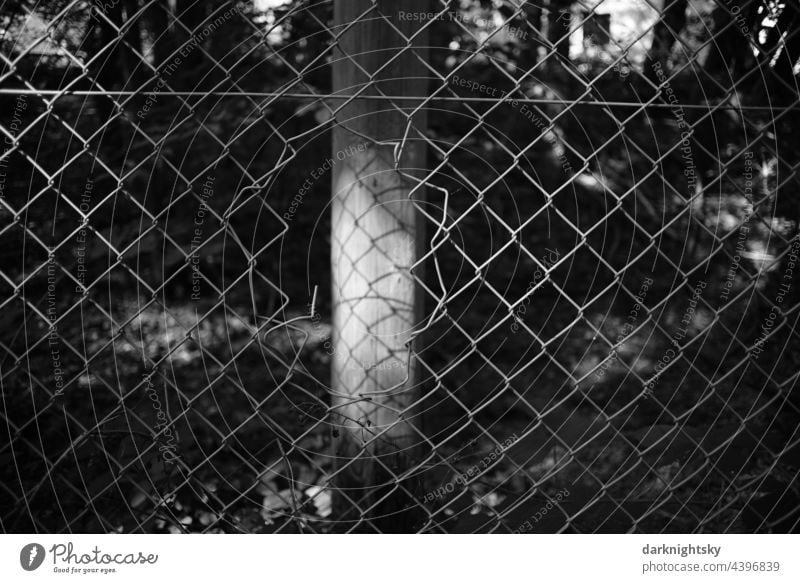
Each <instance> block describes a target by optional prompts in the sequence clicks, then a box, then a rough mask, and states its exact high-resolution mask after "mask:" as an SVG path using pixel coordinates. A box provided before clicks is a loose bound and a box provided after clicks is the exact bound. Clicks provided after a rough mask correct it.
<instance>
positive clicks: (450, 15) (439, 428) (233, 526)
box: [0, 0, 800, 533]
mask: <svg viewBox="0 0 800 583" xmlns="http://www.w3.org/2000/svg"><path fill="white" fill-rule="evenodd" d="M394 4H398V3H389V2H384V1H379V2H363V7H364V10H363V12H362V13H361V14H360V16H359V17H358V19H356V20H354V21H353V23H350V25H348V26H344V27H338V26H335V25H334V20H333V5H332V3H330V2H310V1H305V0H303V1H289V2H279V1H274V2H273V1H266V0H265V1H256V2H254V3H245V2H230V1H219V2H217V1H215V2H195V1H193V0H174V1H170V2H168V1H166V0H163V1H162V0H108V1H106V2H99V1H97V2H87V1H85V0H60V1H56V2H48V3H36V2H26V1H20V2H12V3H8V2H7V3H5V4H4V5H3V12H2V23H3V36H2V40H0V43H2V44H1V45H0V59H2V72H1V73H0V103H2V106H1V107H0V132H2V134H3V138H4V139H3V152H2V157H1V158H0V167H2V178H1V179H0V249H1V251H0V253H2V263H0V287H2V291H1V292H0V293H2V296H0V298H1V302H2V303H0V308H1V309H2V311H0V321H2V329H3V334H2V340H0V383H1V387H0V388H1V389H2V397H3V402H2V409H0V420H1V421H2V429H3V431H2V433H3V435H4V438H3V440H2V442H0V461H1V463H0V468H2V470H1V471H2V478H0V490H2V496H1V497H0V525H2V528H3V530H4V531H6V532H53V533H61V532H333V531H365V532H388V531H397V530H402V531H407V532H515V533H524V532H790V531H794V530H796V528H797V524H798V521H799V520H800V514H799V513H798V509H800V486H799V485H798V483H797V476H798V467H799V465H800V464H798V453H800V449H799V448H798V435H797V428H798V418H799V417H800V416H799V415H798V413H799V409H798V407H799V406H800V401H799V400H798V392H797V379H798V373H799V371H800V368H799V367H798V364H800V351H798V343H797V338H798V335H797V330H796V326H797V320H798V303H799V302H798V300H799V299H800V295H799V294H798V286H797V272H796V270H797V257H798V250H799V249H800V237H799V236H798V207H797V199H796V194H797V187H798V179H797V166H798V154H800V150H798V147H797V143H796V140H794V139H793V132H794V131H795V129H796V127H797V121H798V111H799V108H798V101H800V99H798V90H797V75H798V69H799V66H798V56H799V53H800V38H799V37H798V29H799V28H800V11H799V10H798V8H797V6H796V5H795V4H794V3H791V2H772V1H769V2H765V1H755V0H753V1H750V2H747V1H745V2H741V3H733V2H729V1H728V0H692V1H691V2H689V1H688V0H664V2H659V1H656V0H617V1H611V0H599V1H596V0H585V1H578V2H571V1H567V0H549V1H543V2H541V3H534V2H524V1H522V0H504V1H503V2H445V1H444V0H437V1H435V2H431V7H430V9H429V10H428V11H424V12H407V11H405V10H403V9H401V7H399V6H395V5H394ZM376 19H377V20H380V21H383V22H385V23H386V26H388V27H391V29H392V30H394V31H396V33H395V34H394V38H393V39H392V41H391V42H393V43H394V44H388V45H387V46H389V47H390V49H391V50H389V51H388V53H387V57H386V61H387V62H390V61H391V60H393V59H395V58H399V57H403V56H405V57H408V56H410V57H412V58H411V60H412V61H414V62H416V63H417V65H418V68H419V77H420V78H424V79H426V83H427V85H428V90H427V91H426V92H424V93H423V94H420V95H397V94H394V93H392V92H388V93H387V92H385V91H384V89H385V87H384V86H383V84H382V83H379V82H378V81H376V80H375V78H374V76H370V74H368V75H367V76H368V77H369V78H370V79H371V80H370V81H368V82H366V83H364V84H363V85H362V86H360V87H358V88H357V90H354V91H352V92H350V93H348V94H346V95H345V94H343V93H341V92H336V91H334V90H333V83H332V68H333V66H334V64H335V62H336V59H344V60H349V61H352V63H353V64H354V66H358V64H359V60H358V58H357V55H355V54H349V53H347V51H346V50H344V49H343V48H342V47H343V46H344V43H343V42H342V39H343V37H344V36H345V35H346V34H347V31H348V28H350V26H355V25H356V24H357V23H359V22H366V21H369V20H376ZM409 22H410V23H413V27H414V28H415V30H417V31H419V34H426V35H429V36H430V40H429V44H428V45H426V51H429V53H428V52H426V53H424V54H425V55H426V56H425V58H421V57H420V55H421V54H423V53H422V51H421V50H419V49H418V46H417V45H415V38H416V37H415V36H414V35H407V34H405V33H404V32H401V29H402V30H405V29H403V26H407V25H408V23H409ZM401 23H405V24H401ZM387 42H388V41H387ZM336 51H340V52H339V53H338V56H337V53H336ZM360 102H370V103H376V102H377V103H379V104H380V106H379V107H381V108H384V109H386V110H387V111H393V112H399V113H400V114H401V115H403V116H406V117H409V116H410V115H411V112H412V111H415V112H419V111H423V110H424V111H425V112H426V116H427V123H426V124H425V126H424V127H413V128H411V130H410V131H409V132H408V134H407V136H406V137H404V138H403V140H402V142H400V141H398V143H394V144H389V145H387V144H378V143H375V141H374V140H371V139H370V137H369V136H361V137H360V139H362V143H363V144H364V147H365V148H377V147H378V146H380V147H382V148H386V147H389V148H390V150H389V151H390V152H393V153H394V156H395V157H394V162H395V166H397V162H402V160H403V158H402V154H403V152H404V151H405V149H406V147H408V148H412V145H411V144H416V145H418V146H419V147H422V148H424V149H425V150H427V157H428V162H427V164H425V165H424V171H423V170H421V169H420V168H419V167H418V166H414V167H404V166H403V165H402V164H401V165H400V166H399V167H397V168H396V171H397V173H398V176H401V177H402V178H403V179H405V180H408V181H409V184H410V186H409V189H408V190H409V194H408V201H409V203H410V204H411V205H413V207H414V209H415V212H416V216H417V222H418V225H419V230H420V233H424V234H421V235H420V236H419V239H420V240H419V242H416V241H413V242H408V245H409V246H410V247H409V249H403V248H400V249H399V250H398V248H396V247H393V246H386V245H384V244H383V243H382V242H381V240H379V239H374V238H373V239H372V240H371V241H370V244H371V253H372V254H374V255H380V256H381V257H383V258H384V259H385V261H386V262H387V263H386V264H388V265H393V266H394V267H395V268H396V269H397V271H398V272H400V271H402V273H403V274H404V276H405V277H406V278H407V279H408V281H410V282H412V285H413V288H414V290H415V293H416V294H417V297H418V306H417V309H419V310H420V314H421V315H420V316H419V318H418V319H417V321H416V323H415V325H414V326H413V334H412V336H413V343H412V342H411V341H410V340H409V339H408V338H405V339H404V341H403V343H402V345H403V346H405V347H406V348H408V350H409V352H410V355H407V356H406V357H405V358H404V359H402V358H401V359H393V358H387V359H386V360H384V361H381V362H364V361H357V360H352V359H351V361H350V362H351V364H352V363H355V364H354V365H353V370H354V371H356V372H357V373H358V375H360V377H359V378H361V379H362V380H363V379H369V378H371V377H375V375H378V372H381V373H382V374H383V373H385V372H386V369H390V368H391V369H392V371H391V372H392V373H393V374H394V373H396V374H395V376H397V375H400V376H399V378H401V379H402V378H404V377H403V375H404V374H405V373H406V372H407V369H408V367H410V366H413V368H414V370H415V371H416V373H415V380H414V391H415V392H414V393H413V395H414V399H413V401H412V402H407V400H406V401H404V400H402V399H400V400H399V401H398V402H397V403H395V406H396V407H397V410H395V411H394V413H395V415H396V417H397V421H396V422H394V423H397V424H401V423H402V424H405V423H407V421H408V419H413V422H412V423H410V424H409V427H410V428H411V431H412V433H413V436H414V439H415V442H416V447H415V448H414V450H413V452H414V453H413V455H412V456H410V457H409V458H408V459H406V460H404V462H403V464H402V465H400V466H397V465H391V464H389V463H388V462H386V460H383V459H381V456H378V455H376V454H374V453H373V450H372V449H371V445H374V444H375V443H377V442H379V441H380V440H381V439H382V435H383V434H384V432H386V431H388V432H389V433H391V431H392V429H393V427H392V426H390V427H387V428H384V429H381V430H375V428H374V427H369V426H368V425H365V424H361V425H360V429H361V430H363V436H362V444H361V445H362V453H361V455H362V456H363V455H364V454H365V453H366V454H367V455H372V456H373V458H374V462H375V464H377V465H378V466H380V467H382V468H383V470H384V471H383V473H382V478H381V479H382V480H384V481H383V483H381V484H378V485H377V486H375V485H372V486H370V487H365V488H361V489H359V488H348V487H344V486H343V485H342V482H341V475H342V473H343V472H345V471H346V468H347V467H348V465H349V463H348V462H350V461H352V460H342V459H341V454H340V452H337V451H336V447H335V441H336V439H337V438H338V434H339V432H340V431H342V428H343V427H344V426H345V425H346V423H343V422H342V420H341V418H342V413H341V407H340V406H339V405H337V401H336V398H337V393H336V391H334V390H333V389H332V388H331V387H332V379H331V364H332V360H333V359H335V358H336V350H335V346H337V344H336V338H337V334H338V333H340V332H341V330H337V329H334V327H333V325H334V324H333V319H332V314H333V313H334V310H335V309H336V305H335V301H334V299H332V294H331V293H330V291H329V290H331V285H332V281H331V275H330V272H331V264H330V255H331V246H332V245H335V246H337V249H339V250H340V251H341V253H342V256H344V257H346V258H348V259H347V260H348V261H350V262H351V263H352V265H353V266H354V265H356V261H357V260H360V259H363V257H355V256H353V255H352V253H353V252H355V251H354V250H357V249H359V247H357V246H354V245H355V242H354V241H353V240H352V239H354V238H355V237H348V238H345V239H337V238H335V237H334V238H332V237H331V236H330V230H331V218H330V215H331V211H330V207H329V205H330V202H331V177H332V173H333V172H334V171H335V170H334V167H335V166H336V165H337V164H340V165H341V164H344V163H346V160H347V159H348V158H349V157H350V156H351V154H353V152H349V153H348V152H347V151H334V150H333V149H332V147H331V143H332V142H331V135H332V132H333V131H334V130H335V128H336V127H339V124H341V123H342V119H341V118H342V115H343V112H346V111H347V108H348V107H350V106H352V104H358V103H360ZM391 164H392V160H391V159H389V160H388V162H387V165H388V166H391ZM407 241H411V240H410V239H407ZM412 248H413V249H412ZM406 251H407V252H406ZM348 253H351V254H350V255H348ZM398 254H399V255H398ZM398 257H402V258H408V257H413V261H412V262H410V263H409V264H406V265H398ZM384 259H380V261H383V260H384ZM334 267H336V265H334ZM354 271H356V269H355V268H354ZM365 277H366V276H365ZM368 287H370V288H371V289H372V291H373V292H375V293H377V294H378V295H380V294H381V293H384V292H382V291H381V290H382V289H383V288H381V286H380V285H378V280H376V281H373V282H370V284H369V286H368ZM334 295H335V294H334ZM367 296H368V294H367V295H365V296H364V297H367ZM354 317H355V316H354ZM409 358H410V360H409ZM397 362H401V363H402V366H395V364H397ZM409 362H410V363H412V364H409ZM390 365H391V366H390ZM394 369H397V370H394ZM347 372H348V371H347V370H344V371H343V370H341V369H339V370H338V371H337V372H336V373H335V374H337V375H339V376H341V375H342V374H345V373H347ZM385 377H386V375H385V374H384V375H383V377H381V378H385ZM406 378H407V377H406ZM389 388H390V387H387V386H377V387H376V386H374V384H373V386H371V389H372V393H370V392H369V391H362V392H361V393H359V395H358V396H357V398H356V399H355V402H356V405H357V406H358V407H361V408H362V409H363V410H365V411H371V410H374V409H375V408H376V407H377V408H380V405H376V403H378V400H377V399H376V395H377V394H380V393H381V391H384V392H385V391H387V390H388V389H389ZM398 403H399V404H398ZM337 453H338V454H339V456H338V457H339V459H337ZM373 486H374V487H373ZM337 499H338V500H344V507H346V508H347V510H346V512H344V513H342V511H341V508H342V506H341V505H339V504H337V502H336V501H337ZM387 500H393V501H394V503H393V504H392V505H391V508H393V510H392V513H391V514H388V515H387V514H385V508H386V506H385V505H384V504H383V503H384V502H385V501H387ZM382 513H383V514H382ZM398 525H399V526H398Z"/></svg>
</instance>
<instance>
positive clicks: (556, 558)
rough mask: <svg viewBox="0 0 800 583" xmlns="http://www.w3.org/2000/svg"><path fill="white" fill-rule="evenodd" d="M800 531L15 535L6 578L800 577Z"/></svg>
mask: <svg viewBox="0 0 800 583" xmlns="http://www.w3.org/2000/svg"><path fill="white" fill-rule="evenodd" d="M798 540H799V539H798V538H796V537H795V536H793V535H580V536H579V535H561V536H558V535H528V536H514V535H418V536H413V535H317V536H314V535H294V536H293V535H227V536H226V535H190V536H179V535H173V536H169V535H64V536H61V535H3V536H0V581H2V582H9V583H11V582H14V583H16V582H17V581H21V582H24V581H30V582H38V581H87V580H88V581H108V582H109V583H111V582H113V583H123V582H131V583H133V582H135V583H142V581H170V580H181V581H185V582H186V583H202V582H205V581H209V582H212V581H213V582H214V583H220V582H230V581H234V580H236V581H250V580H257V581H278V582H280V583H290V582H292V581H298V582H299V583H303V582H306V581H324V583H339V582H342V583H354V582H358V581H370V582H380V583H422V582H423V581H457V582H458V583H467V582H472V581H475V582H480V583H487V582H494V581H509V582H523V581H531V582H533V581H592V582H595V581H613V582H614V583H619V582H626V581H648V580H652V581H686V582H691V581H709V582H711V581H719V582H725V583H728V582H733V581H759V582H762V581H768V582H770V581H775V582H779V581H780V582H783V581H791V582H797V581H800V569H799V568H798V564H799V563H800V558H798ZM177 578H181V579H177Z"/></svg>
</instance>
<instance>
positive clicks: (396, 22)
mask: <svg viewBox="0 0 800 583" xmlns="http://www.w3.org/2000/svg"><path fill="white" fill-rule="evenodd" d="M428 7H429V1H428V0H412V1H409V2H403V3H402V6H401V5H400V4H399V3H397V2H396V1H394V0H379V1H377V2H372V1H371V0H337V1H336V3H335V8H334V31H335V33H336V34H337V35H339V38H338V40H337V44H338V47H337V51H336V53H335V57H334V59H335V62H334V65H333V88H334V93H336V94H337V95H348V96H355V97H354V98H353V99H352V100H350V101H349V102H347V99H341V100H337V102H336V103H337V106H339V107H341V108H340V109H339V110H338V111H337V112H336V122H337V123H336V126H335V128H334V131H333V156H334V157H335V158H336V160H337V163H336V164H335V165H334V169H333V192H332V196H333V203H332V217H331V220H332V236H331V246H332V249H331V263H332V269H333V273H332V285H333V292H332V293H333V306H334V314H333V330H334V332H333V339H334V351H335V352H334V357H333V370H332V379H331V388H332V391H333V415H332V422H333V424H334V435H335V436H337V437H336V439H337V458H338V467H337V471H336V474H335V476H334V482H335V484H336V488H337V499H336V501H335V506H336V509H335V511H336V516H337V520H341V521H343V522H342V525H343V527H344V528H346V529H347V528H352V529H356V530H366V531H369V529H370V527H374V526H375V525H376V524H379V525H380V529H381V530H383V531H384V532H386V531H387V530H389V531H393V530H396V531H404V530H405V531H408V526H409V525H410V524H411V523H412V522H413V521H414V520H415V518H414V517H413V516H412V513H413V512H414V509H415V507H418V505H417V504H416V503H415V502H414V498H415V497H417V496H418V495H419V492H416V491H415V490H416V488H415V487H414V486H413V484H414V483H415V482H414V480H408V479H403V478H402V474H403V471H404V470H405V469H407V468H408V467H409V466H410V462H411V460H414V459H416V456H417V450H418V446H419V437H418V435H419V434H418V433H417V432H416V431H415V428H414V426H413V424H414V422H415V421H414V418H413V417H414V411H413V410H412V406H413V404H414V403H415V402H416V400H417V395H418V389H417V388H416V386H415V385H416V370H415V365H414V359H413V358H412V356H411V341H412V340H413V333H414V325H415V322H416V319H417V313H418V305H417V303H418V302H417V301H415V294H416V286H415V285H414V279H413V276H412V272H411V268H412V266H413V265H414V263H415V261H416V258H417V252H416V247H417V244H416V241H417V240H418V238H419V233H418V228H417V221H416V220H415V213H416V211H415V207H414V203H413V202H412V200H411V197H413V199H414V200H421V199H422V198H423V188H422V186H421V185H420V182H419V179H420V178H421V172H422V170H421V169H422V168H423V167H424V164H425V145H424V141H423V140H421V139H420V137H419V136H420V133H421V132H423V131H424V129H425V125H426V115H425V113H424V108H422V107H419V106H420V101H419V100H416V101H415V100H412V99H392V100H388V99H370V97H376V96H380V95H381V94H383V95H387V96H407V97H408V96H422V95H425V94H426V89H427V83H426V80H425V75H426V70H425V68H424V66H423V63H424V62H425V60H426V59H427V45H428V35H427V31H426V30H422V29H423V27H424V26H425V23H424V22H421V21H419V20H417V21H410V20H407V19H404V18H401V17H400V15H399V9H400V8H402V10H403V11H405V12H415V11H417V12H427V11H428V10H427V8H428ZM412 37H413V39H412ZM341 104H344V105H341ZM417 107H419V111H415V108H417ZM414 275H417V273H416V272H414Z"/></svg>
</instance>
